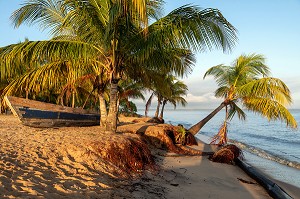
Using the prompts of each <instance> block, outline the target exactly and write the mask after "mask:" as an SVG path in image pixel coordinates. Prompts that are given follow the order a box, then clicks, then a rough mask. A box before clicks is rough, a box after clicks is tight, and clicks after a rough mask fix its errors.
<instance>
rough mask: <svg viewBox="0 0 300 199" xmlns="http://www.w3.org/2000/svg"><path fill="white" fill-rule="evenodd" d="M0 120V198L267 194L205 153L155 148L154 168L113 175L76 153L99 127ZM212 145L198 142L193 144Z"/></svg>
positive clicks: (1, 117) (206, 147)
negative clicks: (128, 175) (39, 125)
mask: <svg viewBox="0 0 300 199" xmlns="http://www.w3.org/2000/svg"><path fill="white" fill-rule="evenodd" d="M0 122H1V126H0V143H1V144H0V197H1V198H22V197H30V198H93V197H101V198H124V197H125V198H149V197H150V198H183V197H184V198H196V197H199V198H200V197H201V198H208V197H210V198H229V197H231V198H237V197H238V198H270V196H269V195H268V194H267V192H266V191H265V190H264V189H263V188H262V187H261V186H260V185H258V184H257V183H256V182H254V180H252V179H251V178H250V177H249V176H248V175H247V174H246V173H244V172H243V171H242V170H241V169H240V168H239V167H237V166H233V165H226V164H220V163H214V162H211V161H209V160H208V158H207V156H184V155H177V154H174V153H166V152H163V151H159V150H155V151H154V152H153V153H154V154H153V155H154V158H155V161H156V162H157V165H158V166H159V167H160V169H159V170H158V171H157V172H149V171H145V173H144V175H143V176H141V177H136V178H130V179H126V178H118V177H116V176H113V175H111V174H109V173H108V170H107V168H108V169H111V168H110V167H111V166H112V165H108V164H104V163H103V162H102V163H101V162H95V161H94V159H92V157H91V156H88V155H86V154H84V153H82V152H85V151H86V148H85V147H86V145H85V143H88V142H89V140H91V139H92V140H95V139H96V140H97V139H102V138H103V137H102V138H101V136H105V134H103V133H101V134H99V130H101V129H100V127H99V126H96V127H82V128H78V127H75V128H72V127H66V128H51V129H38V128H30V127H26V126H23V125H21V123H20V122H19V121H18V120H17V118H14V117H13V116H12V115H10V116H7V115H0ZM212 147H213V146H211V145H207V144H205V143H203V142H201V141H199V146H196V147H195V148H196V149H198V150H203V151H205V152H211V151H212V150H213V149H212ZM162 154H163V155H162ZM95 163H96V164H95ZM240 179H242V180H240ZM245 182H253V183H254V184H249V183H245ZM299 190H300V189H296V191H299ZM298 193H299V192H298Z"/></svg>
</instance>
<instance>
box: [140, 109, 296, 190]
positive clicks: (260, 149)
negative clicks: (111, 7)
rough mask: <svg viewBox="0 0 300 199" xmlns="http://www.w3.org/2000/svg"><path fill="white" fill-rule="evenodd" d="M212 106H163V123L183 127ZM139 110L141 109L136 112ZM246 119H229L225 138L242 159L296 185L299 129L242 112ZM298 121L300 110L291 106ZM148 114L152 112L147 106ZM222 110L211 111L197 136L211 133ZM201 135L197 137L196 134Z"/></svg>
mask: <svg viewBox="0 0 300 199" xmlns="http://www.w3.org/2000/svg"><path fill="white" fill-rule="evenodd" d="M211 111H212V110H189V109H175V110H174V109H167V110H165V112H164V120H165V123H169V124H173V125H178V124H182V125H183V126H184V127H185V128H187V129H188V128H189V127H191V126H192V125H193V124H196V123H197V122H199V121H200V120H201V119H203V118H204V117H206V116H207V115H208V114H209V113H210V112H211ZM138 113H139V114H143V110H140V111H139V112H138ZM246 113H247V118H246V121H241V120H239V119H238V118H237V116H235V118H233V120H232V121H230V122H229V127H228V138H229V139H230V141H231V142H233V143H234V144H236V145H237V146H239V147H240V148H242V149H243V153H244V157H245V161H246V162H248V163H249V164H251V165H252V166H254V167H256V168H258V169H259V170H261V171H262V172H264V173H265V174H267V175H269V176H271V177H272V178H274V179H277V180H280V181H283V182H286V183H289V184H291V185H294V186H297V187H299V188H300V130H299V128H298V129H296V130H295V129H291V128H289V127H287V126H286V124H285V123H284V122H281V121H268V120H267V119H266V118H263V117H262V116H260V115H258V114H255V113H252V112H246ZM291 113H292V115H293V116H294V117H295V119H296V121H297V122H298V125H300V110H291ZM148 115H149V116H150V117H151V116H153V115H154V110H150V112H149V113H148ZM224 116H225V111H220V112H219V113H218V114H217V115H215V116H214V117H213V118H212V119H211V120H210V121H209V122H208V123H207V124H206V125H205V126H204V127H203V128H202V129H201V130H200V132H199V133H198V135H199V138H200V139H201V138H203V137H202V135H203V136H205V137H209V138H211V137H213V136H214V135H215V134H217V132H218V130H219V128H220V126H221V124H222V122H223V121H224ZM200 136H201V137H200Z"/></svg>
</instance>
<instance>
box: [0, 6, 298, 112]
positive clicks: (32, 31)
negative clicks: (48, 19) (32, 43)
mask: <svg viewBox="0 0 300 199" xmlns="http://www.w3.org/2000/svg"><path fill="white" fill-rule="evenodd" d="M8 2H9V3H8ZM23 2H24V1H23V0H0V47H2V46H6V45H9V44H12V43H17V42H20V41H24V40H25V38H28V39H29V40H45V39H49V38H50V35H49V34H48V32H42V31H41V30H40V29H39V27H38V26H34V25H31V26H28V25H26V24H25V25H22V26H21V27H19V28H17V29H16V28H14V27H13V25H12V22H11V20H10V19H9V18H10V16H11V14H12V12H13V11H14V10H16V9H18V8H19V7H20V4H22V3H23ZM165 2H166V4H165V9H164V14H167V13H169V12H170V11H172V10H173V9H176V8H178V7H180V6H182V5H185V4H192V5H197V6H199V7H201V8H217V9H219V10H220V11H221V13H222V14H223V15H224V17H225V18H226V19H227V20H228V21H229V22H230V23H231V24H232V25H233V26H235V28H236V29H237V30H238V40H239V41H238V43H237V44H236V47H235V48H234V49H233V51H232V52H230V53H225V54H224V53H223V52H222V51H220V50H213V51H211V52H209V51H208V52H202V53H197V54H196V58H197V62H196V65H195V67H194V70H193V72H192V73H191V74H190V75H188V76H187V77H185V78H184V79H183V81H184V82H185V83H186V84H187V85H188V88H189V91H188V94H187V96H186V97H185V98H186V100H187V101H188V106H187V107H186V108H187V109H195V108H197V109H198V108H199V109H201V108H209V109H212V108H215V107H217V106H218V105H219V104H220V102H221V100H220V99H216V98H215V97H214V91H215V90H216V88H217V85H216V84H215V83H214V80H213V79H212V78H206V79H205V80H203V75H204V73H205V71H206V70H208V69H209V68H210V67H212V66H215V65H218V64H226V65H230V64H231V63H232V62H233V61H234V59H236V58H237V57H238V56H240V55H242V54H250V53H257V54H262V55H264V56H265V57H266V60H267V61H266V64H267V65H268V66H269V68H270V69H271V73H272V76H273V77H276V78H279V79H281V80H283V81H284V82H285V83H286V84H287V86H288V87H289V89H290V90H291V93H292V98H293V104H292V106H290V107H289V108H298V109H299V108H300V0H285V1H283V0H251V1H249V0H226V1H225V0H198V1H196V0H194V1H192V0H184V1H183V0H165ZM138 103H139V102H138Z"/></svg>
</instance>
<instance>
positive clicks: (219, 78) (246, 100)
mask: <svg viewBox="0 0 300 199" xmlns="http://www.w3.org/2000/svg"><path fill="white" fill-rule="evenodd" d="M269 73H270V72H269V68H268V67H267V66H266V65H265V58H264V57H263V56H262V55H258V54H250V55H241V56H240V57H238V58H237V59H236V60H235V61H234V62H233V65H232V66H225V65H217V66H214V67H212V68H210V69H208V71H206V73H205V75H204V78H205V77H206V76H208V75H212V76H213V77H214V78H215V79H216V82H217V84H218V86H219V88H218V89H217V90H216V91H215V96H216V97H221V98H223V99H224V101H223V102H222V103H221V104H220V106H219V107H217V108H216V109H215V110H214V111H212V112H211V113H210V114H209V115H208V116H207V117H205V118H204V119H203V120H201V121H200V122H198V123H197V124H195V125H194V126H192V127H191V128H190V129H189V132H191V133H192V134H194V135H195V134H197V133H198V132H199V130H200V129H201V128H202V127H203V126H204V125H205V124H206V123H207V122H208V121H209V120H210V119H211V118H212V117H213V116H214V115H215V114H217V113H218V112H219V111H220V110H221V109H223V108H224V107H225V108H226V115H225V121H224V124H223V125H222V128H221V129H220V132H219V134H218V135H217V137H215V139H214V141H216V140H217V139H220V144H223V143H226V141H227V136H226V132H227V122H228V120H230V119H232V118H233V116H234V115H235V114H236V113H237V114H238V117H239V118H240V119H245V118H246V114H245V112H244V111H243V110H242V108H240V107H239V106H238V103H241V104H242V105H243V106H244V107H245V108H247V109H248V110H250V111H253V112H256V113H259V114H261V115H262V116H265V117H267V118H268V119H269V120H278V119H279V120H284V121H285V122H286V124H287V126H290V127H292V128H296V127H297V122H296V120H295V119H294V117H293V116H292V115H291V113H290V112H289V111H288V109H287V108H286V107H285V106H286V105H289V104H290V103H291V102H292V100H291V96H290V91H289V89H288V87H287V86H286V85H285V84H284V82H282V81H281V80H280V79H277V78H273V77H268V75H269Z"/></svg>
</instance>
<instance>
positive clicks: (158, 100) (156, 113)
mask: <svg viewBox="0 0 300 199" xmlns="http://www.w3.org/2000/svg"><path fill="white" fill-rule="evenodd" d="M160 104H161V99H160V97H159V96H158V97H157V107H156V111H155V115H154V117H156V118H158V114H159V108H160Z"/></svg>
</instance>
